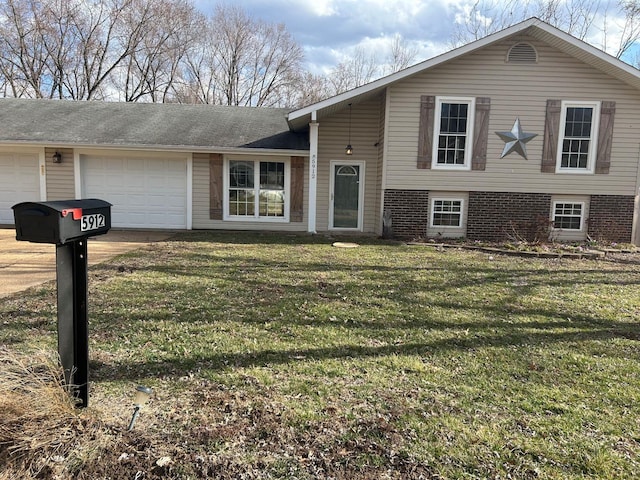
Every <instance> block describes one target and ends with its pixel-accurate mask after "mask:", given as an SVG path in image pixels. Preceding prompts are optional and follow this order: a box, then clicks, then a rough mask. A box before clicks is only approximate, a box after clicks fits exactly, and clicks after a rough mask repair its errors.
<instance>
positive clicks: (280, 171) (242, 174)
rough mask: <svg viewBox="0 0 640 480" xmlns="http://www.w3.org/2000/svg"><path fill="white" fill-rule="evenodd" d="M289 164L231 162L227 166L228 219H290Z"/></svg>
mask: <svg viewBox="0 0 640 480" xmlns="http://www.w3.org/2000/svg"><path fill="white" fill-rule="evenodd" d="M288 170H289V168H288V164H287V163H286V162H271V161H253V160H229V161H228V163H227V182H226V188H227V193H226V199H227V205H226V207H227V209H226V213H227V217H228V218H230V219H234V218H235V219H260V220H287V219H288V216H289V215H288V202H287V199H286V191H287V185H288V176H289V171H288Z"/></svg>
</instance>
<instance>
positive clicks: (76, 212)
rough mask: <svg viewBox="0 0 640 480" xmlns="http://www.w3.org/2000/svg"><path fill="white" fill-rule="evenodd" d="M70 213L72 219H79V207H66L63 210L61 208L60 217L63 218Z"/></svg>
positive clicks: (80, 210)
mask: <svg viewBox="0 0 640 480" xmlns="http://www.w3.org/2000/svg"><path fill="white" fill-rule="evenodd" d="M70 213H71V214H72V215H73V219H74V220H80V219H81V218H82V209H81V208H67V209H65V210H62V218H65V217H66V216H67V215H69V214H70Z"/></svg>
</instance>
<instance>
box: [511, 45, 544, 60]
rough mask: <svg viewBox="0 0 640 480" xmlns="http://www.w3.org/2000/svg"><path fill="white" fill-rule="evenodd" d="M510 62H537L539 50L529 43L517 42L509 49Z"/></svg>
mask: <svg viewBox="0 0 640 480" xmlns="http://www.w3.org/2000/svg"><path fill="white" fill-rule="evenodd" d="M507 62H508V63H537V62H538V52H536V49H535V48H533V46H532V45H530V44H528V43H516V44H515V45H514V46H513V47H511V48H510V49H509V53H508V55H507Z"/></svg>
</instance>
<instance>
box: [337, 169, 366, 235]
mask: <svg viewBox="0 0 640 480" xmlns="http://www.w3.org/2000/svg"><path fill="white" fill-rule="evenodd" d="M363 169H364V165H363V164H361V163H338V162H336V163H332V164H331V199H332V202H331V219H330V220H331V224H330V228H332V229H344V230H362V192H363V190H362V188H363V182H362V171H363Z"/></svg>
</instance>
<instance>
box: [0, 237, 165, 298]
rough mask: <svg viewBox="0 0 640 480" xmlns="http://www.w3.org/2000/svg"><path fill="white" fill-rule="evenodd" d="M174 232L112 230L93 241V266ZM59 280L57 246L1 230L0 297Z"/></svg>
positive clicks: (89, 250) (90, 253) (91, 244)
mask: <svg viewBox="0 0 640 480" xmlns="http://www.w3.org/2000/svg"><path fill="white" fill-rule="evenodd" d="M172 234H173V233H172V232H160V231H133V230H111V231H110V232H109V233H107V234H106V235H99V236H97V237H94V238H90V239H89V243H88V245H87V248H88V253H87V256H88V257H89V265H95V264H97V263H101V262H104V261H105V260H108V259H110V258H112V257H114V256H116V255H120V254H122V253H125V252H129V251H131V250H137V249H140V248H143V247H145V246H146V245H149V244H151V243H154V242H161V241H163V240H166V239H168V238H169V237H171V235H172ZM55 278H56V246H55V245H50V244H45V243H31V242H18V241H17V240H16V231H15V230H14V229H13V228H0V297H5V296H7V295H10V294H12V293H15V292H19V291H21V290H25V289H26V288H29V287H32V286H34V285H39V284H41V283H44V282H47V281H49V280H53V279H55Z"/></svg>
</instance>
